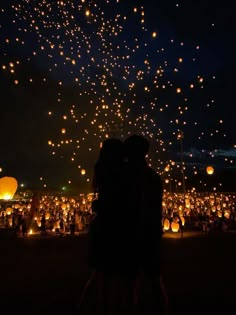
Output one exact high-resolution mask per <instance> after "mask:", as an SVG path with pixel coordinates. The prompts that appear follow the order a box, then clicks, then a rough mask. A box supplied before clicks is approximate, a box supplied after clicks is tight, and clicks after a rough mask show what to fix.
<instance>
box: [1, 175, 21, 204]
mask: <svg viewBox="0 0 236 315" xmlns="http://www.w3.org/2000/svg"><path fill="white" fill-rule="evenodd" d="M17 187H18V183H17V180H16V179H15V178H14V177H7V176H6V177H2V178H0V199H4V200H10V199H13V197H14V194H15V192H16V190H17Z"/></svg>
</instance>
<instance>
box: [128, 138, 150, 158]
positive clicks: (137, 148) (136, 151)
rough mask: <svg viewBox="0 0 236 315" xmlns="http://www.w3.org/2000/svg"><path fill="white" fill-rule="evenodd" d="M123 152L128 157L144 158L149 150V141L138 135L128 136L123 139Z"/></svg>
mask: <svg viewBox="0 0 236 315" xmlns="http://www.w3.org/2000/svg"><path fill="white" fill-rule="evenodd" d="M124 147H125V154H126V156H127V157H128V158H129V157H130V158H136V159H140V158H144V157H145V156H146V155H147V153H148V151H149V141H148V140H147V139H146V138H144V137H143V136H140V135H132V136H129V137H128V138H127V139H126V140H125V141H124Z"/></svg>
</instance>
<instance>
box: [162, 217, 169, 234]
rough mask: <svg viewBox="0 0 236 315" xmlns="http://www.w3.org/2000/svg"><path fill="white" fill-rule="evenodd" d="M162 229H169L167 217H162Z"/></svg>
mask: <svg viewBox="0 0 236 315" xmlns="http://www.w3.org/2000/svg"><path fill="white" fill-rule="evenodd" d="M163 229H164V231H168V230H169V229H170V221H169V219H167V218H165V219H164V222H163Z"/></svg>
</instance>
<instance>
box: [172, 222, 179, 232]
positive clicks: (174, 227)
mask: <svg viewBox="0 0 236 315" xmlns="http://www.w3.org/2000/svg"><path fill="white" fill-rule="evenodd" d="M171 230H172V232H174V233H176V232H179V223H178V222H175V221H173V222H172V223H171Z"/></svg>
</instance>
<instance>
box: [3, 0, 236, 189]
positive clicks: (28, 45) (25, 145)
mask: <svg viewBox="0 0 236 315" xmlns="http://www.w3.org/2000/svg"><path fill="white" fill-rule="evenodd" d="M110 2H111V3H110V4H109V5H107V3H106V1H96V3H97V5H98V6H97V7H98V8H100V7H101V8H102V10H104V12H105V14H104V21H106V19H109V18H110V17H111V16H114V14H115V13H114V12H115V10H116V6H113V5H112V2H113V1H110ZM120 2H121V4H120V6H119V11H120V13H121V16H123V15H127V16H128V17H129V16H131V12H132V11H133V9H134V8H135V7H137V8H138V10H139V11H138V14H139V15H140V19H141V18H142V16H141V12H142V9H140V7H141V5H142V4H141V2H140V1H133V0H132V1H128V3H127V1H120ZM153 2H154V4H153ZM43 3H44V4H45V3H50V6H49V7H43ZM57 3H58V1H45V2H43V1H33V0H32V1H28V4H27V2H26V1H13V0H11V1H6V0H4V1H1V4H0V9H2V11H1V16H0V21H1V22H0V25H1V28H0V47H1V50H0V66H1V70H0V84H1V89H0V96H1V103H2V104H1V116H0V128H1V135H2V137H1V139H0V148H1V149H0V167H1V168H2V176H14V177H16V178H17V179H18V180H19V182H22V183H25V184H26V185H28V186H29V187H30V186H37V185H43V184H47V186H50V185H51V186H53V187H62V186H63V185H66V184H68V181H70V180H72V181H74V182H76V183H79V184H81V183H82V184H83V183H84V184H85V178H81V175H80V172H79V171H80V170H79V169H78V167H77V164H78V165H80V166H81V167H82V168H85V169H86V170H87V173H88V178H89V177H91V173H92V165H93V163H94V161H95V159H96V156H97V151H98V149H97V143H99V142H100V141H102V140H103V138H99V139H96V140H94V134H95V133H96V131H94V130H95V129H94V130H93V129H92V128H93V126H91V124H90V121H91V120H92V119H93V118H94V117H95V116H94V110H95V109H94V106H95V105H91V103H90V100H91V98H93V97H92V96H91V94H90V95H88V92H86V93H85V92H84V91H90V90H91V88H92V89H93V85H92V84H93V83H94V82H95V81H96V80H97V82H99V83H101V82H102V80H101V77H102V75H104V73H105V74H106V80H107V84H108V86H109V87H110V88H112V87H114V86H115V87H116V90H114V92H113V94H112V95H105V97H104V99H105V101H106V102H108V103H110V104H111V103H112V104H113V105H114V106H116V104H115V103H116V102H115V101H114V99H115V98H116V97H115V96H114V95H115V93H117V99H118V102H119V101H121V100H122V101H124V104H125V105H126V103H127V104H128V103H129V102H130V101H131V98H132V95H131V94H129V93H128V92H127V91H126V90H125V86H126V85H127V81H123V80H121V73H123V72H122V71H123V70H125V69H126V66H130V64H131V63H132V64H133V65H135V67H136V68H137V69H138V68H140V69H145V70H144V75H143V80H142V81H141V83H139V81H137V84H136V90H135V91H136V95H138V97H137V102H136V104H137V105H135V106H134V107H131V111H130V113H131V114H130V116H129V119H130V120H131V121H132V124H131V126H134V128H133V127H130V129H127V128H128V127H127V126H128V118H127V119H125V120H124V123H123V124H122V126H121V123H120V121H118V120H117V116H116V115H114V113H113V112H112V111H111V110H110V109H109V114H108V116H107V117H108V118H106V119H107V121H108V124H107V130H108V131H110V133H112V132H113V131H114V129H115V130H116V128H118V129H119V132H118V135H119V136H120V135H121V134H122V132H121V129H122V128H124V130H125V131H124V135H125V136H127V130H129V132H131V133H132V132H136V131H137V129H135V124H134V121H135V119H136V118H137V117H138V116H139V115H141V116H142V119H144V120H145V121H143V120H142V124H143V125H142V124H141V122H137V126H138V127H139V128H142V126H143V129H139V131H140V130H142V132H144V133H145V132H147V131H148V136H149V135H150V133H152V132H153V133H155V132H156V128H157V127H156V126H158V128H161V129H162V131H163V132H162V134H161V135H163V141H164V142H165V143H168V142H171V141H173V133H174V134H175V133H176V132H177V130H178V129H179V128H181V129H183V130H184V133H185V138H184V151H185V154H186V163H189V165H190V164H191V163H192V162H191V161H189V160H188V155H189V153H191V152H194V156H195V159H194V161H193V164H194V163H195V164H194V165H200V168H202V167H203V165H204V163H211V164H214V163H215V165H216V166H217V165H220V167H225V168H233V167H234V166H235V156H236V154H235V148H234V145H236V141H235V132H236V127H235V123H234V120H235V117H236V116H235V114H236V111H235V106H234V99H235V89H234V74H235V53H236V51H235V45H234V40H233V39H234V37H235V26H234V23H233V21H234V19H233V8H232V1H224V2H218V1H217V2H216V1H202V0H200V1H179V2H178V1H171V0H169V1H168V0H166V1H164V0H163V1H151V0H145V2H144V4H143V6H144V11H145V28H146V29H147V30H148V31H147V32H140V29H138V28H140V26H138V23H137V22H136V21H137V17H136V16H133V17H132V18H130V20H129V22H127V23H126V24H125V22H124V28H125V32H123V33H122V34H121V35H120V37H119V36H118V37H117V38H115V37H114V38H113V37H111V38H110V37H109V36H110V35H109V32H107V34H106V30H107V28H109V23H108V24H106V28H105V29H106V30H105V31H104V34H105V35H102V36H103V38H104V42H105V43H109V44H110V47H112V49H113V50H112V52H113V53H114V55H115V56H116V57H117V56H118V57H119V52H117V51H116V50H115V49H114V47H117V45H118V44H119V41H126V42H127V46H129V47H133V46H132V45H134V43H135V42H134V38H135V37H137V38H138V43H139V45H140V49H139V50H137V51H136V52H135V54H134V55H135V56H132V54H131V58H130V59H132V58H133V59H132V60H131V61H129V60H119V61H118V64H119V63H120V65H121V67H120V68H119V67H117V66H116V67H114V72H113V76H112V77H109V79H108V78H107V77H108V76H109V75H107V73H109V72H107V73H106V72H105V70H104V68H102V65H103V63H104V64H105V62H106V60H108V63H109V62H110V60H111V59H112V58H113V57H111V55H109V54H107V52H105V53H104V52H103V51H102V50H99V47H100V46H101V43H100V42H99V40H98V37H96V38H95V36H94V33H93V32H94V22H93V23H89V22H88V20H87V18H86V17H84V16H83V18H80V15H81V12H85V10H86V8H89V9H91V8H93V7H92V5H93V4H94V3H95V2H91V1H90V2H89V1H86V5H87V7H86V6H85V5H84V6H83V8H82V11H78V8H77V4H78V3H80V2H79V1H67V2H66V1H65V3H66V5H65V6H64V7H63V8H64V9H60V8H58V5H57ZM73 3H76V7H75V8H73V7H72V6H70V5H71V4H73ZM16 8H17V10H16ZM19 8H20V10H19ZM35 8H36V10H34V9H35ZM48 8H52V10H51V11H48ZM60 10H61V11H60ZM63 10H64V11H67V13H68V12H69V15H74V16H75V20H74V21H72V22H70V23H69V25H68V26H67V27H62V28H60V29H59V30H56V28H55V25H56V24H57V22H58V23H59V24H60V23H61V22H62V21H65V19H66V18H64V17H63V13H62V12H63ZM94 10H95V9H94ZM96 10H97V9H96ZM117 10H118V9H117ZM91 11H92V10H91ZM113 11H114V12H113ZM39 12H40V14H39ZM42 12H44V13H43V14H42ZM47 12H49V13H47ZM97 12H98V13H99V12H101V11H98V10H97ZM116 13H117V12H116ZM30 14H33V17H32V16H30ZM47 14H48V15H47ZM77 14H78V16H77ZM79 14H80V15H79ZM45 15H46V17H45ZM67 15H68V14H67ZM62 17H63V18H62ZM100 18H101V15H99V14H98V15H97V16H96V19H97V21H96V27H98V25H99V23H101V21H100V20H99V19H100ZM77 19H78V21H77ZM140 19H139V20H140ZM32 20H35V22H34V23H35V24H37V26H39V32H37V31H36V30H35V29H34V28H32V27H30V23H31V22H32ZM13 21H15V23H13ZM93 21H94V20H93ZM53 23H54V24H53ZM110 24H112V23H110ZM117 24H121V25H123V22H122V23H121V22H120V21H119V23H117ZM139 24H140V23H139ZM45 25H47V26H50V27H51V28H50V27H49V28H46V27H44V26H45ZM77 25H79V26H80V32H78V33H76V32H75V33H74V35H73V34H72V35H71V34H70V35H68V33H67V30H76V31H78V29H77V28H76V26H77ZM112 25H115V23H114V21H113V24H112ZM152 32H157V34H158V36H157V40H156V41H154V40H153V39H152V36H151V34H152ZM39 34H40V35H39ZM76 34H77V36H78V38H77V39H75V36H76ZM56 36H60V39H58V38H56ZM86 36H87V37H86ZM16 38H19V40H18V41H16ZM101 38H102V37H101ZM48 39H49V40H52V39H53V42H54V44H55V46H57V47H59V48H60V43H61V42H62V43H63V49H61V50H63V51H64V56H61V55H59V54H58V53H57V54H56V53H55V54H54V51H55V49H54V48H53V49H54V50H53V49H51V50H49V48H48V47H49V44H50V43H49V42H47V40H48ZM87 39H88V42H89V43H90V44H91V48H88V46H87V42H86V41H87ZM171 39H173V40H174V43H171ZM6 40H9V42H7V41H6ZM21 41H23V42H24V44H20V43H19V42H21ZM70 41H71V42H70ZM80 41H81V43H80ZM145 43H148V44H147V46H145ZM181 43H183V45H181ZM77 44H78V45H80V53H79V54H80V55H81V56H80V57H78V53H76V54H74V52H72V50H71V47H75V46H76V45H77ZM81 44H82V45H81ZM42 45H43V46H44V49H43V50H41V48H40V47H41V46H42ZM58 45H59V46H58ZM122 45H123V49H124V50H125V49H126V48H125V44H124V42H121V46H122ZM198 46H199V47H200V49H199V50H198V49H196V47H198ZM101 47H103V50H106V49H107V50H109V46H107V47H105V46H101ZM59 48H58V50H57V52H59V51H60V49H59ZM162 48H164V51H163V52H159V53H157V50H161V49H162ZM87 49H90V50H91V51H90V52H89V53H87ZM34 51H35V52H36V53H37V54H36V56H34V55H33V54H32V53H33V52H34ZM121 54H123V51H122V50H121ZM48 55H49V56H48ZM50 55H51V56H50ZM91 55H92V56H93V57H94V56H95V59H96V58H97V60H99V64H100V66H99V67H97V66H96V65H95V62H94V64H92V66H91V67H88V69H85V70H83V69H82V72H80V75H79V76H80V78H79V80H80V82H81V84H80V85H79V86H76V85H75V82H74V79H75V77H76V76H77V75H76V71H79V69H80V70H81V68H82V67H83V66H84V67H85V68H86V65H87V64H89V62H91V61H90V56H91ZM104 55H106V58H107V59H104ZM146 55H147V56H146ZM66 56H69V57H71V56H72V57H71V59H69V61H68V60H67V59H66ZM73 56H76V58H77V57H78V61H77V59H76V58H75V59H76V66H75V70H73V68H72V66H73V65H72V66H71V62H72V60H73V58H74V57H73ZM179 57H182V58H183V59H184V65H183V66H182V65H178V67H179V72H178V77H176V76H175V74H174V72H173V69H174V68H175V67H176V65H177V64H178V62H177V60H178V58H179ZM62 58H63V62H62ZM109 58H110V59H109ZM193 58H196V61H194V63H193V62H192V59H193ZM146 59H147V60H149V62H150V64H151V65H152V67H151V70H150V71H149V70H147V69H148V65H147V66H146V65H144V60H146ZM165 60H168V65H167V66H166V68H165V76H164V77H160V78H158V80H159V82H160V85H168V81H171V82H173V84H174V86H176V87H177V86H182V87H183V89H185V88H186V87H187V86H189V85H190V83H194V85H195V86H197V81H196V77H197V75H198V74H199V75H200V77H204V89H200V87H198V88H194V91H193V92H189V91H187V88H186V93H185V95H184V96H182V98H180V96H178V95H176V93H173V90H171V89H170V88H168V89H166V92H163V91H160V89H158V90H157V91H155V90H154V89H152V90H151V92H150V93H149V94H148V96H146V94H145V93H144V92H143V88H144V87H145V86H146V85H147V86H149V87H150V89H151V86H153V82H154V79H153V76H154V72H155V71H156V69H157V68H158V65H160V64H161V65H162V66H163V65H165ZM16 61H20V64H19V65H17V64H16ZM11 62H14V69H15V74H11V73H10V72H9V71H10V70H11V66H9V64H10V63H11ZM55 63H56V64H57V66H56V67H54V66H53V68H52V65H54V64H55ZM69 63H70V65H69ZM129 63H130V64H129ZM3 66H7V69H3V68H2V67H3ZM109 67H110V69H112V71H113V67H112V63H109ZM50 69H52V70H50ZM71 69H72V70H71ZM121 70H122V71H121ZM71 71H72V72H71ZM130 72H131V74H130V77H129V79H128V80H130V81H132V80H133V81H134V80H135V76H134V75H133V76H132V71H130ZM81 74H82V76H81ZM135 75H136V74H135ZM96 76H97V77H96ZM213 76H215V77H216V78H215V79H214V80H212V77H213ZM93 77H94V78H95V79H94V80H95V81H94V82H93ZM98 77H99V79H96V78H98ZM45 78H46V81H44V79H45ZM87 78H89V80H90V81H89V83H87V82H86V79H87ZM29 79H32V80H33V83H32V84H29ZM15 80H18V81H19V84H15ZM60 81H63V86H60V85H58V82H60ZM95 90H96V93H94V91H93V92H92V93H94V100H95V99H96V100H99V101H101V99H102V98H103V96H104V90H102V88H101V87H99V88H97V89H95ZM123 90H124V91H123ZM117 91H122V93H123V95H122V97H121V96H120V95H119V93H118V92H117ZM80 92H81V93H82V95H80ZM99 93H100V96H99ZM95 94H96V95H95ZM186 97H187V98H189V99H190V101H189V102H188V106H189V107H190V110H189V111H188V112H187V113H186V114H185V116H184V117H185V119H186V120H187V121H188V122H189V123H188V124H187V126H184V125H183V126H179V127H178V126H176V125H175V126H173V127H172V126H171V125H169V123H170V120H171V119H172V118H173V119H174V117H175V112H178V115H179V112H180V110H179V109H178V106H180V105H181V106H183V108H184V105H183V104H184V102H185V101H184V99H185V98H186ZM58 98H59V99H60V98H61V100H60V101H59V102H58ZM153 98H156V100H155V101H156V102H157V105H156V108H155V109H154V110H153V109H152V110H151V105H149V106H146V105H145V106H144V108H142V106H143V104H147V103H148V104H151V103H152V99H153ZM212 99H214V104H211V101H212ZM94 103H95V101H94ZM166 103H169V104H170V106H169V108H168V109H167V110H166V114H164V115H163V116H162V117H161V118H160V119H159V118H158V117H159V116H158V115H159V107H158V106H160V107H162V104H166ZM208 103H210V105H211V106H210V107H209V108H208V107H207V104H208ZM72 104H75V105H76V107H75V112H76V115H78V117H81V115H82V116H83V115H84V113H87V117H84V116H83V118H82V119H80V121H81V124H80V125H79V128H77V127H76V126H77V125H76V124H75V118H73V119H72V118H71V120H69V119H68V120H67V121H65V122H63V123H62V122H61V121H62V119H61V117H62V116H63V115H67V117H69V114H68V113H71V111H70V110H71V106H72ZM127 107H128V105H127ZM157 107H158V109H157ZM122 108H123V105H122ZM50 110H52V111H53V118H52V119H49V117H48V111H50ZM145 114H147V115H148V121H147V120H146V118H145V117H144V116H145ZM71 116H73V115H71ZM114 117H115V118H114ZM179 117H180V118H181V115H180V116H179ZM99 119H101V123H103V122H104V117H103V118H102V117H101V115H100V114H99V115H98V118H97V121H99ZM221 120H222V121H223V124H220V125H219V121H221ZM153 121H154V122H155V121H157V123H156V124H155V123H154V125H153V124H152V122H153ZM195 121H197V123H198V126H200V127H201V128H198V129H196V130H195V129H193V128H192V125H193V124H194V122H195ZM111 122H112V123H111ZM63 124H64V125H63ZM126 124H127V125H126ZM123 125H124V126H123ZM188 125H189V127H188ZM65 126H66V130H67V131H68V132H69V136H70V139H73V142H72V143H73V145H74V147H72V144H70V143H69V144H68V146H65V148H64V145H63V146H61V147H60V150H59V149H58V152H57V153H56V155H55V157H54V156H52V151H53V150H52V149H51V147H49V146H48V140H50V139H52V140H53V139H54V140H55V143H59V142H60V141H61V139H62V140H63V138H60V137H61V134H60V132H59V130H61V128H62V127H65ZM111 126H113V127H111ZM114 126H115V127H114ZM117 126H118V127H117ZM137 126H136V127H137ZM138 127H137V128H138ZM90 128H91V129H90ZM82 129H83V132H81V130H82ZM84 129H85V130H87V131H85V132H84ZM111 129H112V130H113V131H112V130H111ZM201 130H202V132H203V133H204V134H203V135H201V140H200V141H198V140H196V139H198V137H199V134H201ZM216 130H217V131H216ZM86 132H88V134H87V133H86ZM92 132H94V134H93V135H92V134H91V133H92ZM114 132H116V131H114ZM211 133H213V134H214V135H213V136H211ZM96 134H97V133H96ZM170 134H171V136H170ZM157 136H158V134H157ZM83 137H85V138H86V139H85V140H83ZM95 138H96V137H95ZM76 140H80V144H79V145H80V148H79V151H78V154H77V153H76V154H77V155H78V160H77V164H76V167H75V165H73V163H71V161H69V159H70V157H71V155H72V156H73V152H75V147H76V146H77V144H76V146H75V143H77V142H76ZM81 143H82V144H83V143H84V144H83V145H81ZM160 143H161V141H159V142H158V145H157V146H158V149H157V151H158V154H159V158H158V160H161V161H163V164H161V166H159V167H160V169H161V168H163V165H164V164H165V163H167V162H166V161H167V160H168V159H176V160H179V143H176V144H175V145H173V146H172V147H170V148H169V147H168V146H167V147H168V148H167V149H166V151H164V152H162V151H161V150H160ZM93 145H94V148H95V149H94V148H93ZM62 147H63V149H61V148H62ZM88 147H89V148H91V152H94V153H93V154H90V153H89V154H88V153H86V152H87V151H88ZM214 149H217V150H218V151H217V153H216V154H215V156H214V159H212V154H213V153H212V152H213V151H214ZM204 150H205V151H204ZM219 150H221V151H219ZM209 152H210V154H207V153H209ZM154 153H155V152H154ZM205 153H206V154H205ZM209 156H210V157H209ZM225 157H226V159H227V160H226V162H225ZM152 159H153V160H155V159H156V157H155V154H154V155H152ZM68 161H69V162H68ZM159 162H160V161H159ZM41 177H42V179H40V178H41ZM87 184H88V185H89V182H88V183H87Z"/></svg>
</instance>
